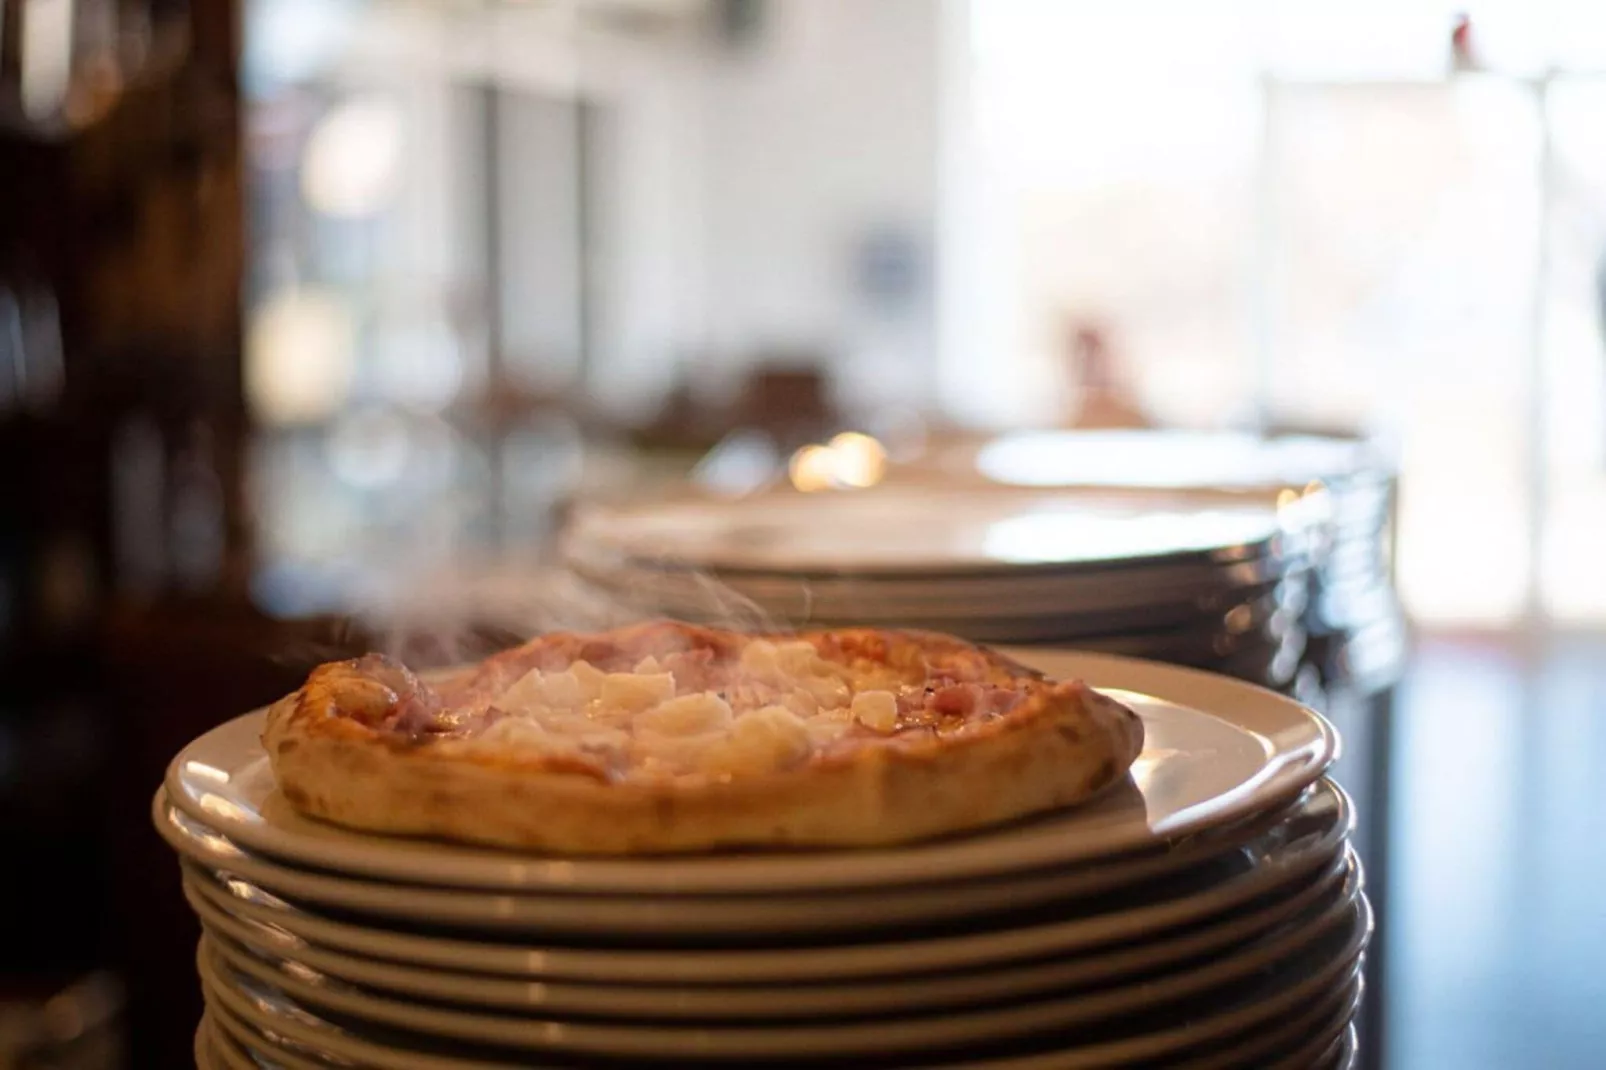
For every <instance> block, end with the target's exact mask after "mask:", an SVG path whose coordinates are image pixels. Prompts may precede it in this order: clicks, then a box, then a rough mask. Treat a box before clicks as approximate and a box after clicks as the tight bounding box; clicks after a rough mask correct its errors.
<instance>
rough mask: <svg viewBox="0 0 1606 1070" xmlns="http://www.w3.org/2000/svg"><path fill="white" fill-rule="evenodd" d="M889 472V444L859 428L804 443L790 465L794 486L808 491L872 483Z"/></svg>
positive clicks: (856, 487)
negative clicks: (826, 440) (818, 442)
mask: <svg viewBox="0 0 1606 1070" xmlns="http://www.w3.org/2000/svg"><path fill="white" fill-rule="evenodd" d="M886 472H887V451H886V448H885V447H884V446H882V445H881V443H880V442H877V441H876V440H875V439H874V438H871V437H870V436H869V435H866V434H862V433H861V432H858V431H844V432H842V433H841V434H840V435H837V436H836V437H835V438H833V439H831V441H830V443H829V444H827V445H824V446H820V445H812V446H804V447H803V448H802V449H800V450H798V451H797V452H796V453H794V454H792V462H791V465H790V466H789V469H788V473H789V475H790V476H791V479H792V486H794V487H796V488H797V489H798V490H801V491H804V492H806V493H811V492H813V491H819V490H829V489H832V488H837V489H842V488H853V489H862V488H864V487H873V486H875V485H876V484H877V483H879V482H881V480H882V478H883V477H884V476H885V475H886Z"/></svg>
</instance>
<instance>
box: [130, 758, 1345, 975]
mask: <svg viewBox="0 0 1606 1070" xmlns="http://www.w3.org/2000/svg"><path fill="white" fill-rule="evenodd" d="M1323 784H1324V787H1325V788H1327V789H1328V790H1329V791H1330V792H1331V796H1332V798H1333V799H1334V800H1335V801H1336V803H1337V811H1338V812H1337V813H1335V815H1334V816H1333V820H1332V825H1331V826H1330V827H1328V828H1326V829H1324V830H1323V831H1322V832H1320V833H1319V834H1316V835H1315V836H1314V838H1313V839H1311V840H1310V841H1309V842H1307V843H1305V844H1304V845H1303V846H1302V847H1301V848H1300V849H1299V852H1298V854H1297V855H1296V856H1295V857H1294V858H1293V859H1283V860H1282V861H1281V863H1280V864H1279V865H1277V866H1267V865H1264V864H1262V865H1258V866H1252V867H1250V868H1248V869H1246V870H1244V871H1243V872H1240V873H1237V874H1235V875H1233V876H1232V877H1229V878H1227V879H1226V880H1223V881H1221V882H1219V883H1217V884H1215V885H1212V886H1211V887H1210V888H1208V889H1206V890H1205V891H1203V892H1200V893H1199V894H1196V895H1192V896H1186V897H1182V898H1180V899H1174V900H1165V901H1162V902H1159V903H1155V904H1151V905H1149V906H1146V907H1141V908H1134V909H1132V910H1128V911H1124V912H1115V914H1113V915H1106V916H1105V917H1104V918H1102V919H1100V923H1099V924H1097V925H1095V924H1094V922H1093V920H1092V919H1089V918H1072V919H1066V920H1063V921H1059V922H1046V923H1044V924H1041V925H1038V926H1032V927H1026V928H1016V929H1003V930H997V931H993V932H987V933H971V934H960V935H956V936H951V937H941V938H930V937H928V938H913V939H910V938H907V937H906V938H905V939H903V940H893V941H882V942H879V943H877V942H866V943H857V944H848V945H829V944H828V945H823V946H819V947H802V948H783V949H766V950H765V953H764V956H763V957H762V958H758V957H756V956H754V955H753V954H752V953H751V952H750V951H740V950H738V951H706V952H698V951H697V950H696V949H690V950H689V951H688V950H687V949H677V950H674V951H673V952H672V954H673V956H674V957H675V958H676V959H678V960H681V961H684V962H690V961H693V960H694V959H695V960H700V963H701V968H703V969H706V968H707V967H708V965H709V964H710V963H711V962H717V963H719V964H720V965H722V966H725V967H729V966H731V965H732V964H740V965H739V966H738V968H739V969H744V970H745V971H746V972H745V973H744V979H745V980H749V981H756V980H758V979H760V978H767V979H769V980H781V981H786V980H802V979H807V978H840V977H843V976H847V975H849V974H852V975H855V976H877V975H879V974H883V973H885V969H884V963H885V962H888V961H894V962H897V963H898V966H899V969H900V970H901V971H911V970H914V971H915V972H919V970H925V971H929V972H937V971H940V970H944V969H953V968H956V967H957V966H961V965H966V964H972V965H973V964H974V963H975V962H977V961H984V962H1001V961H1010V960H1019V959H1022V958H1031V957H1032V956H1033V955H1034V954H1040V953H1041V952H1042V950H1043V948H1044V947H1045V946H1049V945H1048V941H1050V940H1055V941H1057V942H1056V943H1054V944H1053V945H1052V946H1054V947H1057V948H1059V949H1060V950H1062V951H1069V950H1070V949H1072V948H1079V949H1086V948H1090V947H1100V946H1107V945H1108V944H1110V943H1113V942H1115V941H1117V940H1120V939H1126V938H1129V937H1132V936H1137V935H1142V934H1144V933H1146V932H1153V931H1161V930H1164V929H1168V928H1176V927H1179V926H1182V925H1187V924H1192V923H1193V922H1196V921H1199V920H1201V919H1204V918H1210V917H1214V916H1217V915H1219V914H1221V913H1222V912H1224V911H1226V910H1229V909H1232V908H1233V907H1236V906H1239V905H1241V904H1243V903H1248V902H1252V901H1253V900H1254V899H1256V898H1258V897H1259V896H1261V895H1265V894H1268V893H1270V892H1273V891H1276V890H1277V889H1279V888H1281V887H1284V886H1285V885H1286V884H1288V883H1289V882H1292V881H1296V880H1299V879H1300V878H1301V877H1303V876H1305V875H1308V874H1310V873H1313V872H1316V871H1318V870H1320V868H1321V867H1322V866H1324V865H1333V864H1335V862H1336V860H1337V859H1339V858H1340V857H1341V856H1342V855H1343V854H1344V851H1345V849H1346V846H1347V844H1348V840H1349V836H1350V833H1351V831H1352V830H1353V827H1354V820H1355V811H1354V807H1353V805H1352V804H1351V803H1350V802H1349V799H1348V796H1346V795H1345V794H1344V793H1343V791H1342V789H1340V788H1338V787H1337V785H1334V784H1332V783H1331V782H1329V781H1324V782H1323ZM163 805H164V804H163V801H162V798H161V796H160V794H158V795H157V797H156V798H155V799H153V800H152V808H153V809H157V808H160V807H162V806H163ZM158 830H159V831H160V832H161V833H162V835H163V837H164V838H167V839H168V842H169V843H170V844H173V846H174V847H175V849H177V850H180V852H181V853H183V849H182V848H181V847H179V845H178V844H175V843H174V842H173V840H172V839H171V837H172V836H175V835H176V836H184V835H185V833H183V832H173V831H171V830H170V829H169V828H167V827H165V826H163V825H162V824H161V823H158ZM186 857H193V856H189V855H186ZM198 861H200V862H201V864H202V865H203V866H207V865H208V863H207V862H206V861H205V860H198ZM234 861H235V862H237V861H238V860H234ZM230 865H231V863H230V861H229V860H226V859H225V860H219V861H217V862H216V868H217V869H220V870H228V869H229V868H230ZM236 871H237V872H239V874H240V876H242V877H244V878H245V879H246V880H247V881H248V882H250V883H251V884H253V885H259V884H260V883H261V882H260V879H259V878H255V877H252V876H251V875H250V874H249V873H247V872H245V871H244V870H243V869H240V868H239V867H238V866H236ZM265 890H266V891H268V892H269V893H270V894H273V895H275V896H276V897H277V896H278V895H279V894H280V893H279V892H278V891H277V890H275V889H273V888H271V887H268V888H266V889H265ZM291 898H295V896H294V894H293V893H292V895H291ZM359 909H360V908H359ZM368 913H371V914H372V913H377V912H376V911H373V910H371V909H370V910H369V911H368ZM390 916H392V917H395V916H397V915H390ZM400 916H401V917H403V918H412V919H416V918H417V917H418V915H417V914H416V912H401V913H400ZM1112 917H1113V918H1115V919H1118V920H1119V924H1114V923H1112V920H1111V919H1112ZM483 928H484V926H483V925H482V929H483ZM504 931H518V930H506V929H504ZM978 948H980V949H981V950H978ZM531 953H533V954H538V955H542V956H543V957H546V952H545V951H540V950H534V951H532V952H531ZM560 953H561V952H560ZM638 961H639V959H638Z"/></svg>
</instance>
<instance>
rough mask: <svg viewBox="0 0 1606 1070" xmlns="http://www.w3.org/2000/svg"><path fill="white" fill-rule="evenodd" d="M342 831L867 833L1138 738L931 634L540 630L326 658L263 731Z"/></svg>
mask: <svg viewBox="0 0 1606 1070" xmlns="http://www.w3.org/2000/svg"><path fill="white" fill-rule="evenodd" d="M263 742H264V744H265V745H266V747H267V751H268V755H269V757H270V759H271V761H272V764H273V769H274V773H275V775H276V776H277V778H278V784H279V788H280V790H281V791H282V793H283V795H284V797H285V798H286V799H287V800H289V802H290V803H291V805H293V806H294V807H296V808H297V809H298V810H301V811H302V812H304V813H307V814H310V815H312V816H315V817H319V818H324V819H326V820H329V821H333V822H336V823H338V824H341V825H347V826H350V827H353V828H359V829H368V830H373V831H380V832H392V833H410V834H419V835H431V836H440V837H445V838H448V839H453V840H464V841H472V842H477V843H485V844H495V845H500V846H505V847H515V848H527V849H535V850H541V851H554V852H562V853H576V854H629V853H643V854H644V853H655V852H672V851H693V850H703V849H709V848H717V847H734V846H769V847H775V846H784V845H818V846H823V845H870V844H888V843H897V842H902V841H909V840H915V839H919V838H922V837H929V836H935V835H940V834H942V833H948V832H955V831H959V830H962V829H969V828H975V827H979V826H983V825H987V824H992V823H995V822H1000V821H1005V820H1008V819H1011V818H1017V817H1021V816H1023V815H1027V814H1032V813H1037V812H1040V811H1044V810H1049V809H1052V808H1056V807H1061V806H1066V805H1070V804H1073V803H1077V802H1080V801H1082V800H1084V799H1087V798H1088V797H1089V796H1092V795H1094V794H1095V793H1097V792H1099V791H1100V790H1101V789H1103V788H1105V787H1107V786H1109V785H1110V784H1112V783H1113V782H1115V781H1116V780H1118V779H1120V778H1121V777H1122V776H1123V775H1124V774H1125V773H1126V771H1127V769H1128V767H1129V766H1130V765H1131V764H1132V762H1133V760H1134V759H1135V758H1136V757H1137V755H1138V752H1139V750H1141V749H1142V745H1143V728H1142V725H1141V723H1140V722H1139V720H1138V718H1137V716H1136V715H1135V714H1134V713H1133V712H1132V711H1131V710H1129V709H1127V708H1126V707H1125V706H1122V705H1121V704H1119V703H1117V702H1115V701H1114V700H1112V699H1110V698H1108V697H1106V696H1103V695H1100V694H1098V693H1097V692H1095V691H1093V690H1091V689H1089V688H1088V687H1086V686H1085V685H1083V684H1081V683H1079V682H1072V681H1065V682H1056V681H1052V680H1048V679H1044V678H1043V677H1042V675H1041V674H1039V673H1036V672H1033V671H1032V670H1030V669H1027V668H1025V667H1023V666H1021V665H1018V664H1016V663H1014V662H1013V661H1010V660H1009V659H1007V658H1005V657H1003V656H1001V655H999V654H997V653H995V652H993V651H990V650H986V649H984V648H981V647H977V646H973V645H971V644H969V643H966V642H964V641H962V640H959V639H955V638H952V637H949V636H944V635H937V634H932V633H925V632H898V631H886V630H872V629H850V630H841V631H821V632H811V633H804V634H799V635H795V636H773V635H772V636H755V635H748V634H744V633H739V632H731V631H722V630H717V629H711V628H702V627H696V626H693V625H688V624H680V623H675V622H668V621H661V622H653V623H647V624H641V625H636V626H633V627H630V628H624V629H620V630H616V631H612V632H605V633H599V634H591V635H582V634H572V633H556V634H550V635H545V636H541V637H539V638H537V639H534V640H532V641H531V642H529V643H527V644H525V645H524V646H521V647H517V648H515V649H512V650H508V651H505V652H503V653H501V654H498V655H496V656H494V657H491V658H489V659H487V660H485V661H483V662H480V663H479V664H477V665H474V666H472V667H470V668H467V669H464V670H461V671H458V672H455V673H453V674H450V675H447V676H445V677H443V678H439V679H434V680H432V681H431V682H426V681H424V680H421V679H420V678H419V677H418V676H416V675H415V674H414V673H412V672H410V671H409V670H408V669H407V668H405V667H404V666H402V665H400V664H398V663H396V662H395V661H393V660H390V659H388V658H385V657H383V656H380V655H374V654H370V655H367V656H365V657H362V658H357V659H355V660H352V661H342V662H336V663H332V664H328V665H323V666H321V667H319V668H318V669H316V670H314V672H313V673H312V675H311V676H310V677H309V678H308V680H307V682H306V684H305V686H303V687H302V688H301V689H300V690H299V691H297V692H295V693H294V694H292V695H290V696H288V697H287V698H285V699H283V700H281V701H280V702H278V703H276V704H275V705H274V706H273V707H272V709H271V710H270V711H269V713H268V719H267V729H266V732H265V734H264V736H263Z"/></svg>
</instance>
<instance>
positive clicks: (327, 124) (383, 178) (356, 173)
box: [301, 97, 402, 219]
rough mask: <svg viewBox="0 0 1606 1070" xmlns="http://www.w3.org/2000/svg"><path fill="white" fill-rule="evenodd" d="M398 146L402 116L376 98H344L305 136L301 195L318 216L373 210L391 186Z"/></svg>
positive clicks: (358, 215)
mask: <svg viewBox="0 0 1606 1070" xmlns="http://www.w3.org/2000/svg"><path fill="white" fill-rule="evenodd" d="M401 150H402V120H401V115H400V113H399V112H398V111H397V109H396V107H395V106H394V105H393V104H391V103H390V102H389V101H386V100H383V99H381V98H377V97H368V98H359V99H356V100H350V101H347V102H346V103H344V104H341V105H339V106H338V107H336V108H333V109H332V110H330V112H329V113H328V114H327V115H325V116H324V117H323V118H322V119H321V120H319V122H318V125H317V126H316V127H315V128H314V129H313V131H312V135H311V136H310V137H309V138H307V147H306V150H305V153H304V154H303V156H302V159H301V195H302V196H303V197H305V198H306V199H307V203H308V204H310V205H311V206H312V207H313V208H314V209H316V210H317V211H319V212H322V213H323V214H324V215H329V216H338V217H340V218H346V219H356V218H362V217H364V216H369V215H373V214H374V213H375V212H377V211H379V210H380V209H381V208H383V207H384V206H385V205H386V203H387V202H389V200H390V198H391V194H392V193H393V192H394V190H395V187H396V180H397V177H398V172H399V164H400V162H401Z"/></svg>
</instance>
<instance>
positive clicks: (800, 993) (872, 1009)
mask: <svg viewBox="0 0 1606 1070" xmlns="http://www.w3.org/2000/svg"><path fill="white" fill-rule="evenodd" d="M1359 888H1360V869H1359V864H1358V863H1357V862H1355V861H1354V859H1353V858H1346V859H1345V860H1343V862H1342V863H1341V864H1339V865H1335V866H1333V867H1330V868H1329V869H1327V870H1324V871H1323V872H1322V873H1320V874H1318V875H1317V876H1316V878H1314V879H1313V880H1311V881H1308V882H1305V883H1303V884H1301V885H1300V886H1298V887H1297V888H1294V889H1291V894H1289V895H1288V896H1287V897H1286V898H1277V899H1274V900H1270V901H1267V902H1263V903H1260V904H1257V905H1256V906H1255V907H1254V908H1253V909H1250V910H1245V911H1243V912H1240V913H1236V914H1231V915H1228V916H1227V917H1226V918H1224V919H1222V920H1220V921H1218V922H1215V923H1213V924H1210V925H1207V926H1204V927H1201V928H1195V929H1189V930H1187V931H1185V932H1182V933H1179V934H1176V935H1174V936H1171V937H1169V938H1161V939H1158V940H1155V941H1152V942H1145V943H1139V944H1133V945H1122V946H1118V947H1114V948H1111V949H1109V950H1107V951H1103V952H1095V953H1093V954H1090V955H1087V956H1085V957H1084V956H1066V957H1062V958H1056V959H1053V960H1050V961H1046V962H1038V961H1034V962H1031V963H1026V964H1019V965H1006V966H1004V967H1001V968H999V969H995V970H987V971H984V972H965V973H944V974H939V975H936V976H929V977H919V976H916V977H908V978H905V977H889V978H875V979H872V980H869V981H866V982H861V983H858V984H836V985H831V984H823V985H812V984H811V985H803V984H794V985H786V986H770V985H757V986H755V985H745V986H740V987H736V986H720V985H709V984H698V985H681V986H642V985H617V984H572V983H566V982H551V981H548V982H543V983H540V984H530V983H528V982H525V981H517V980H510V979H507V978H497V977H486V976H484V975H481V974H463V973H447V972H442V971H439V970H424V969H418V968H415V967H409V966H401V965H397V964H396V963H392V962H383V961H376V960H374V959H368V958H360V957H357V956H352V955H349V954H346V953H344V952H339V951H331V950H329V949H327V948H321V947H317V946H315V945H311V944H308V943H306V942H305V941H303V940H301V939H299V938H298V937H296V936H294V935H292V934H290V933H287V932H285V931H284V930H282V929H278V928H276V927H274V926H268V925H261V924H258V923H256V922H250V921H245V920H242V919H239V918H234V917H230V916H229V915H228V914H227V913H225V912H224V911H223V910H220V909H219V908H218V907H217V906H216V905H214V903H213V902H212V901H211V900H209V899H208V897H207V896H206V895H205V893H203V892H201V891H200V890H199V885H198V883H197V882H196V881H193V880H189V879H186V886H185V895H186V897H187V898H188V899H189V901H190V904H191V905H192V906H193V907H194V908H195V911H196V913H197V914H198V915H199V916H200V918H201V922H202V924H203V926H204V927H205V928H206V929H207V930H208V931H209V932H213V933H216V934H219V936H220V939H221V940H232V941H234V942H235V943H237V944H239V945H240V946H242V947H244V948H246V949H247V950H250V951H252V952H253V953H256V954H259V955H262V956H266V957H270V958H275V959H282V960H284V961H287V962H289V963H293V964H296V965H298V966H303V967H306V968H307V969H309V970H311V971H316V972H318V973H321V974H326V975H328V976H329V977H331V978H333V979H335V980H337V981H341V982H346V983H348V984H353V985H359V986H364V987H367V988H370V989H374V990H377V991H380V992H389V993H395V994H397V995H399V996H400V997H401V998H410V997H411V998H423V999H429V1000H438V1001H443V1002H450V1003H458V1004H463V1005H468V1006H474V1007H479V1008H487V1009H500V1010H508V1011H513V1012H522V1013H527V1014H529V1013H535V1014H548V1015H554V1016H559V1017H562V1016H567V1015H590V1016H598V1017H611V1018H620V1017H624V1018H640V1019H653V1020H673V1019H700V1020H704V1021H720V1020H740V1019H754V1018H759V1019H772V1020H781V1019H807V1018H819V1017H837V1018H859V1017H872V1016H876V1015H881V1014H886V1013H899V1012H901V1013H929V1012H930V1011H931V1010H933V1009H936V1008H942V1007H963V1006H967V1005H968V1006H974V1005H975V1004H978V1003H986V1002H995V1001H1001V1000H1005V999H1019V998H1022V997H1027V996H1031V995H1033V994H1037V993H1043V992H1051V991H1056V990H1057V991H1064V990H1067V989H1070V988H1085V987H1090V986H1092V985H1095V984H1100V983H1105V984H1110V983H1114V982H1115V981H1117V980H1118V979H1120V978H1122V977H1130V976H1135V975H1139V974H1152V973H1154V972H1156V971H1159V970H1161V969H1164V968H1166V967H1167V966H1172V965H1175V964H1177V963H1181V962H1185V961H1192V960H1197V959H1198V958H1200V957H1202V956H1205V955H1209V954H1212V953H1219V954H1225V953H1226V951H1227V949H1232V948H1237V947H1241V946H1242V945H1244V944H1245V943H1246V942H1247V941H1253V940H1257V939H1266V938H1269V937H1270V936H1272V935H1273V933H1274V930H1275V929H1276V927H1277V926H1280V925H1284V924H1288V923H1290V922H1291V921H1292V919H1295V918H1302V919H1303V923H1305V924H1309V923H1310V916H1311V915H1312V912H1315V913H1317V914H1319V913H1321V912H1323V911H1325V912H1328V913H1331V912H1333V911H1336V910H1339V909H1341V908H1342V907H1343V905H1344V904H1345V903H1346V902H1347V901H1348V900H1350V899H1353V898H1354V897H1355V895H1357V894H1358V893H1359Z"/></svg>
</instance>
